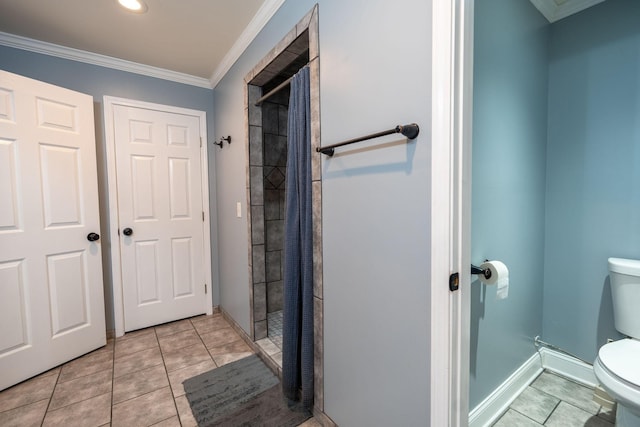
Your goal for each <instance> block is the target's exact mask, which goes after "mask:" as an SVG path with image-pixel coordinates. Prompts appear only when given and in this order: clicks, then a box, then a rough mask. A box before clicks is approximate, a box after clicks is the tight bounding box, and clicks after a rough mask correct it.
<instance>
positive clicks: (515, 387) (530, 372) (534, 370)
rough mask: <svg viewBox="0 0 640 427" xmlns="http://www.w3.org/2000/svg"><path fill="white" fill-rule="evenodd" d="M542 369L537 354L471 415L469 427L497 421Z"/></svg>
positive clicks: (481, 426)
mask: <svg viewBox="0 0 640 427" xmlns="http://www.w3.org/2000/svg"><path fill="white" fill-rule="evenodd" d="M542 369H543V368H542V364H541V363H540V355H538V353H535V354H534V355H533V356H531V357H530V358H529V359H528V360H527V361H526V362H524V364H523V365H522V366H520V367H519V368H518V369H517V370H516V371H515V372H514V373H513V374H511V376H510V377H509V378H507V380H506V381H505V382H503V383H502V384H501V385H500V386H499V387H498V388H497V389H495V390H494V391H493V393H491V394H490V395H489V396H487V398H486V399H484V400H483V401H482V402H481V403H480V404H479V405H478V406H476V407H475V408H474V409H473V410H472V411H471V412H470V413H469V427H484V426H488V425H490V424H491V423H493V422H494V421H496V420H497V419H498V417H499V416H500V415H502V413H503V412H504V411H506V410H507V408H508V407H509V405H511V403H512V402H513V401H514V400H515V399H516V397H518V396H519V395H520V393H522V391H523V390H524V389H525V388H527V386H528V385H529V384H531V383H532V382H533V380H535V379H536V378H537V377H538V375H540V373H541V372H542Z"/></svg>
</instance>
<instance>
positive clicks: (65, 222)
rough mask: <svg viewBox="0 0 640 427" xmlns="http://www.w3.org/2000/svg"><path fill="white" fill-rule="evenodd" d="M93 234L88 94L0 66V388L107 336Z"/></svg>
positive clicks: (102, 341) (95, 221) (94, 178)
mask: <svg viewBox="0 0 640 427" xmlns="http://www.w3.org/2000/svg"><path fill="white" fill-rule="evenodd" d="M99 231H100V219H99V213H98V184H97V173H96V153H95V135H94V125H93V99H92V97H90V96H88V95H85V94H81V93H77V92H73V91H70V90H67V89H63V88H60V87H56V86H52V85H49V84H46V83H43V82H39V81H36V80H31V79H28V78H25V77H22V76H18V75H15V74H11V73H7V72H5V71H0V390H2V389H5V388H7V387H9V386H11V385H13V384H16V383H18V382H20V381H22V380H25V379H27V378H29V377H32V376H34V375H36V374H38V373H40V372H43V371H46V370H48V369H50V368H52V367H54V366H57V365H59V364H62V363H64V362H66V361H68V360H71V359H73V358H75V357H78V356H80V355H82V354H84V353H87V352H89V351H91V350H93V349H96V348H98V347H101V346H103V345H104V344H105V343H106V333H105V317H104V296H103V295H104V294H103V285H102V263H101V255H100V241H99V240H98V241H95V240H94V241H90V240H91V239H88V237H87V236H89V234H90V233H98V232H99ZM92 237H97V235H95V236H92Z"/></svg>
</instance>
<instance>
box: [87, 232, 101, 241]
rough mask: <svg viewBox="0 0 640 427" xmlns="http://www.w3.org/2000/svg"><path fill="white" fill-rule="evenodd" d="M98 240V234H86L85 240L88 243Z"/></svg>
mask: <svg viewBox="0 0 640 427" xmlns="http://www.w3.org/2000/svg"><path fill="white" fill-rule="evenodd" d="M99 238H100V235H99V234H98V233H89V234H87V240H88V241H90V242H95V241H96V240H98V239H99Z"/></svg>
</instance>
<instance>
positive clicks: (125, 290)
mask: <svg viewBox="0 0 640 427" xmlns="http://www.w3.org/2000/svg"><path fill="white" fill-rule="evenodd" d="M112 112H113V133H114V139H115V163H116V180H117V204H118V209H117V210H118V224H119V227H118V228H119V236H118V239H119V249H120V267H121V278H122V297H123V306H124V329H125V331H131V330H134V329H139V328H143V327H147V326H151V325H157V324H160V323H164V322H169V321H172V320H176V319H181V318H185V317H189V316H194V315H197V314H201V313H205V312H207V309H208V307H210V306H211V302H210V299H209V297H208V295H206V294H205V283H206V279H205V276H206V275H205V265H206V262H205V261H206V260H205V252H204V235H205V231H204V228H205V227H204V226H205V217H204V208H203V197H202V193H203V191H202V181H201V180H202V165H201V162H202V158H201V151H202V150H201V136H200V127H201V123H200V120H201V118H200V117H199V116H197V115H191V114H180V113H174V112H167V111H159V110H157V109H152V108H140V107H134V106H128V105H113V110H112Z"/></svg>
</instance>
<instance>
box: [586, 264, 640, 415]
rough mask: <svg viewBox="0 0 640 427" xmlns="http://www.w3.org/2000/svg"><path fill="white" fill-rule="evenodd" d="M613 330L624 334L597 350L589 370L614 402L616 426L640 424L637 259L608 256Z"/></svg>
mask: <svg viewBox="0 0 640 427" xmlns="http://www.w3.org/2000/svg"><path fill="white" fill-rule="evenodd" d="M609 277H610V279H611V295H612V297H613V314H614V322H615V327H616V329H617V330H618V331H619V332H620V333H622V334H624V335H626V336H627V337H628V338H623V339H621V340H618V341H613V342H611V343H608V344H605V345H604V346H602V347H601V348H600V350H599V351H598V357H597V358H596V361H595V362H594V363H593V372H594V374H595V375H596V378H598V381H600V384H601V385H602V388H604V389H605V390H606V391H607V393H609V395H610V396H611V397H613V398H614V399H615V400H616V402H617V403H618V409H617V412H616V426H619V427H638V426H640V261H639V260H630V259H622V258H609Z"/></svg>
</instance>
